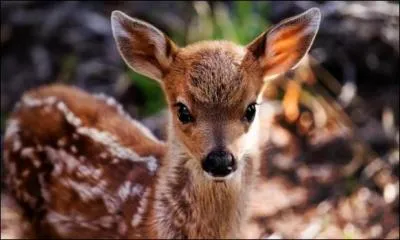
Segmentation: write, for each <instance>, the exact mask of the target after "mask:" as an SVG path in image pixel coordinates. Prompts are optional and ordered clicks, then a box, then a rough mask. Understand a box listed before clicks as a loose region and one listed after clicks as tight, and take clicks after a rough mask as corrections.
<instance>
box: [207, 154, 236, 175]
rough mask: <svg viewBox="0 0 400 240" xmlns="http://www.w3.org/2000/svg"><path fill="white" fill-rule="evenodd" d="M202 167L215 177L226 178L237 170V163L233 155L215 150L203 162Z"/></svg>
mask: <svg viewBox="0 0 400 240" xmlns="http://www.w3.org/2000/svg"><path fill="white" fill-rule="evenodd" d="M202 167H203V170H204V171H206V172H207V173H209V174H211V175H212V176H214V177H225V176H226V175H228V174H229V173H231V172H233V171H235V170H236V161H235V158H234V157H233V155H232V154H231V153H229V152H227V151H222V150H214V151H212V152H210V153H209V154H208V155H207V157H206V158H205V159H204V160H203V162H202Z"/></svg>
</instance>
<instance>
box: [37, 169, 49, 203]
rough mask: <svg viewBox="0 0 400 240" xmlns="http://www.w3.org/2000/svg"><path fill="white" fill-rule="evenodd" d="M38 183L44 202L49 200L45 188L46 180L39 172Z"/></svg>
mask: <svg viewBox="0 0 400 240" xmlns="http://www.w3.org/2000/svg"><path fill="white" fill-rule="evenodd" d="M39 184H40V192H41V194H42V197H43V199H44V200H45V202H50V192H49V191H48V190H47V188H46V182H45V180H44V174H43V173H41V174H39Z"/></svg>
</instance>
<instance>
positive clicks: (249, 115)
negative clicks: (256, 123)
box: [244, 103, 256, 122]
mask: <svg viewBox="0 0 400 240" xmlns="http://www.w3.org/2000/svg"><path fill="white" fill-rule="evenodd" d="M255 115H256V103H252V104H250V105H249V106H248V107H247V108H246V112H245V114H244V118H245V120H246V121H248V122H252V121H253V120H254V116H255Z"/></svg>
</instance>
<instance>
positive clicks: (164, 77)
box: [111, 9, 320, 179]
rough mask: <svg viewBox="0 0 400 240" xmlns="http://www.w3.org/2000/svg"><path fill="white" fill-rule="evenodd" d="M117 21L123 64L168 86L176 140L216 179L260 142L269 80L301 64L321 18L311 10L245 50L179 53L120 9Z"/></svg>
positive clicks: (205, 48)
mask: <svg viewBox="0 0 400 240" xmlns="http://www.w3.org/2000/svg"><path fill="white" fill-rule="evenodd" d="M111 20H112V27H113V34H114V38H115V40H116V42H117V46H118V49H119V51H120V53H121V55H122V57H123V59H124V60H125V62H126V63H127V64H128V65H129V66H130V67H131V68H132V69H133V70H135V71H136V72H139V73H141V74H143V75H146V76H148V77H150V78H153V79H155V80H157V81H159V82H160V83H161V85H162V86H163V89H164V92H165V94H166V96H167V100H168V105H169V109H170V112H171V114H172V115H171V117H172V127H173V130H174V136H175V138H176V139H177V140H178V141H179V142H180V144H181V145H182V146H183V147H184V149H185V150H186V152H187V153H188V154H189V155H190V156H191V157H192V159H193V160H192V161H194V163H193V164H194V166H198V167H199V168H202V169H203V170H204V172H205V173H206V175H207V176H211V177H212V178H216V179H217V178H226V177H227V176H229V175H230V174H231V173H233V172H235V170H236V169H238V166H239V167H240V165H241V163H242V162H243V161H245V159H246V157H245V156H246V154H247V153H248V151H249V149H250V147H252V146H254V145H257V139H254V138H256V136H257V135H255V133H257V132H258V129H257V128H256V126H257V116H258V114H257V100H258V96H259V94H260V90H261V86H262V84H263V79H264V78H265V77H266V76H270V75H276V74H280V73H282V72H285V71H287V70H290V69H293V68H294V67H296V66H297V64H298V63H299V61H300V60H301V59H302V58H303V57H304V55H305V54H306V53H307V52H308V50H309V48H310V47H311V44H312V42H313V40H314V38H315V35H316V33H317V30H318V26H319V21H320V13H319V10H318V9H310V10H308V11H307V12H305V13H303V14H301V15H298V16H296V17H293V18H290V19H287V20H285V21H282V22H281V23H279V24H277V25H276V26H274V27H272V28H270V29H269V30H267V31H266V32H264V33H263V34H261V35H260V36H259V37H257V38H256V39H255V40H254V41H253V42H251V43H250V44H248V45H247V46H239V45H236V44H234V43H230V42H226V41H204V42H199V43H195V44H192V45H189V46H187V47H184V48H179V47H177V46H176V45H175V44H174V43H173V42H172V41H171V40H170V39H169V38H168V37H166V36H165V35H164V34H163V33H162V32H161V31H159V30H158V29H157V28H155V27H154V26H151V25H150V24H148V23H145V22H142V21H140V20H137V19H133V18H130V17H128V16H127V15H125V14H124V13H122V12H119V11H114V12H113V14H112V17H111ZM193 164H192V166H193Z"/></svg>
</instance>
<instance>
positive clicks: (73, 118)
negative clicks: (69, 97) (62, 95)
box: [57, 102, 82, 127]
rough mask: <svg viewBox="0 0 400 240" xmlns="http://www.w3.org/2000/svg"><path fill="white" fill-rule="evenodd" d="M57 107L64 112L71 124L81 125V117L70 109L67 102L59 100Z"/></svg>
mask: <svg viewBox="0 0 400 240" xmlns="http://www.w3.org/2000/svg"><path fill="white" fill-rule="evenodd" d="M57 108H58V110H60V111H61V112H62V113H64V116H65V118H66V119H67V121H68V122H69V123H70V124H71V125H73V126H75V127H79V126H80V125H81V124H82V121H81V119H79V118H78V117H77V116H76V115H75V114H74V113H73V112H72V111H71V110H69V109H68V107H67V106H66V105H65V103H63V102H59V103H58V104H57Z"/></svg>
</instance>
